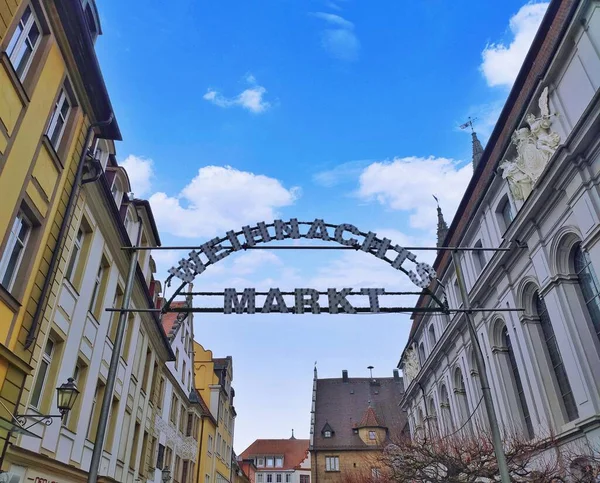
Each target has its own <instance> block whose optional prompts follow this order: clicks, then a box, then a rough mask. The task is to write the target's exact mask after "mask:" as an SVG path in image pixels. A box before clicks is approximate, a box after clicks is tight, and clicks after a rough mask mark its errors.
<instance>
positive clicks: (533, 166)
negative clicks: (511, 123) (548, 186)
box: [500, 87, 560, 201]
mask: <svg viewBox="0 0 600 483" xmlns="http://www.w3.org/2000/svg"><path fill="white" fill-rule="evenodd" d="M538 106H539V108H540V116H539V117H536V116H535V115H534V114H532V113H529V114H528V115H527V116H526V117H525V121H526V122H527V124H528V125H529V127H522V128H520V129H517V130H516V131H515V132H514V133H513V135H512V142H513V143H514V144H515V145H516V148H517V156H516V157H515V158H514V159H507V160H505V161H504V162H503V163H501V164H500V168H501V169H502V177H503V178H504V179H506V180H507V181H508V185H509V187H510V192H511V194H512V196H513V198H514V199H515V200H520V201H525V200H526V199H527V198H528V197H529V195H530V194H531V191H532V190H533V187H534V185H535V183H536V182H537V180H538V179H539V177H540V176H541V174H542V172H543V171H544V169H545V168H546V165H547V164H548V161H549V160H550V158H551V157H552V155H553V154H554V152H555V151H556V148H557V147H558V145H559V144H560V135H559V134H558V133H557V132H555V131H552V130H551V129H550V128H551V126H552V116H557V115H558V114H557V113H554V114H550V107H549V105H548V87H546V88H544V90H543V91H542V94H541V95H540V98H539V100H538Z"/></svg>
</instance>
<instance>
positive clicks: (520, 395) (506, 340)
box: [502, 326, 533, 439]
mask: <svg viewBox="0 0 600 483" xmlns="http://www.w3.org/2000/svg"><path fill="white" fill-rule="evenodd" d="M502 342H503V344H504V347H506V351H507V353H508V363H509V365H510V374H511V376H512V383H513V384H514V387H515V388H516V392H517V402H518V403H519V406H520V409H521V417H522V418H523V421H524V422H525V429H526V430H527V436H529V439H531V438H533V424H532V423H531V415H530V414H529V408H528V407H527V401H526V400H525V391H524V390H523V384H522V382H521V376H520V374H519V368H518V367H517V360H516V358H515V351H514V349H513V346H512V343H511V341H510V336H509V335H508V329H507V328H506V326H504V329H502Z"/></svg>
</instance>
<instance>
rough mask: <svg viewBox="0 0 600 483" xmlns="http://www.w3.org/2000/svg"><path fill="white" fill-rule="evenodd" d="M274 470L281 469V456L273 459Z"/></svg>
mask: <svg viewBox="0 0 600 483" xmlns="http://www.w3.org/2000/svg"><path fill="white" fill-rule="evenodd" d="M275 468H283V456H278V457H277V458H275Z"/></svg>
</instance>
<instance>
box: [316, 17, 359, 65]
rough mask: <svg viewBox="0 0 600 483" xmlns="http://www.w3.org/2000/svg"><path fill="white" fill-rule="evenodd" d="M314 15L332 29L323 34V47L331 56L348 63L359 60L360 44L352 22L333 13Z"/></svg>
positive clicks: (324, 31)
mask: <svg viewBox="0 0 600 483" xmlns="http://www.w3.org/2000/svg"><path fill="white" fill-rule="evenodd" d="M312 15H313V16H315V17H317V18H319V19H321V20H324V21H325V22H327V23H328V24H329V25H330V26H331V27H332V28H328V29H325V30H323V32H322V33H321V45H322V46H323V48H324V49H325V51H326V52H327V53H328V54H329V55H331V56H332V57H334V58H336V59H338V60H343V61H346V62H352V61H355V60H357V59H358V54H359V51H360V42H359V40H358V37H357V36H356V34H355V33H354V24H353V23H352V22H350V21H349V20H346V19H345V18H343V17H341V16H340V15H335V14H332V13H324V12H316V13H313V14H312Z"/></svg>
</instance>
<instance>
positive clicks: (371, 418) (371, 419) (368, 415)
mask: <svg viewBox="0 0 600 483" xmlns="http://www.w3.org/2000/svg"><path fill="white" fill-rule="evenodd" d="M382 426H383V425H381V424H379V421H378V420H377V415H376V414H375V410H374V409H373V408H372V407H371V406H369V407H368V408H367V410H366V411H365V414H364V415H363V417H362V419H361V420H360V423H358V424H357V425H356V427H357V428H377V427H382Z"/></svg>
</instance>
